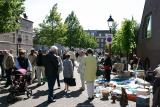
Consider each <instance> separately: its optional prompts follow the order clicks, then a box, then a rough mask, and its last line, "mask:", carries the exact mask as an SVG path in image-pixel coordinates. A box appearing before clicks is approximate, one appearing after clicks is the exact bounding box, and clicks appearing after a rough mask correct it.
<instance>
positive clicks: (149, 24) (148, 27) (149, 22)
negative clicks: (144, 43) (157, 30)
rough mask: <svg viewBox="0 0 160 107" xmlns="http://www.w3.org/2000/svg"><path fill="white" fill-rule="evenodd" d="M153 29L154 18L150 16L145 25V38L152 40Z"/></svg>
mask: <svg viewBox="0 0 160 107" xmlns="http://www.w3.org/2000/svg"><path fill="white" fill-rule="evenodd" d="M151 27H152V16H151V15H149V16H147V17H146V19H145V24H144V36H145V38H151V36H152V31H151Z"/></svg>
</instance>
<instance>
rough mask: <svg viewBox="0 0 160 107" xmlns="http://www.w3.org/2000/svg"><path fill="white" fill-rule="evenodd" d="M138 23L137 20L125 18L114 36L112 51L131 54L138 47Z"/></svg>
mask: <svg viewBox="0 0 160 107" xmlns="http://www.w3.org/2000/svg"><path fill="white" fill-rule="evenodd" d="M137 31H138V24H137V23H136V21H135V20H133V19H132V20H128V19H125V20H124V21H123V22H122V26H121V28H120V29H119V30H118V31H117V32H116V34H115V36H114V38H113V44H112V51H113V52H114V53H118V54H120V53H123V54H127V55H128V54H129V53H131V52H132V50H133V49H134V48H135V47H136V35H137Z"/></svg>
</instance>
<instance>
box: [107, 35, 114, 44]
mask: <svg viewBox="0 0 160 107" xmlns="http://www.w3.org/2000/svg"><path fill="white" fill-rule="evenodd" d="M112 39H113V35H112V34H108V35H107V36H106V42H107V43H108V44H112Z"/></svg>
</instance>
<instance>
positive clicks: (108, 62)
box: [104, 53, 112, 82]
mask: <svg viewBox="0 0 160 107" xmlns="http://www.w3.org/2000/svg"><path fill="white" fill-rule="evenodd" d="M104 69H105V72H104V78H105V79H107V81H108V82H109V81H110V75H111V69H112V61H111V58H110V56H109V54H108V53H106V54H105V60H104Z"/></svg>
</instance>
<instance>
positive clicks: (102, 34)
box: [85, 30, 109, 49]
mask: <svg viewBox="0 0 160 107" xmlns="http://www.w3.org/2000/svg"><path fill="white" fill-rule="evenodd" d="M85 31H86V32H88V33H89V34H91V35H92V36H95V37H96V39H97V43H98V48H99V49H104V48H105V44H106V37H107V35H108V34H109V31H108V30H85Z"/></svg>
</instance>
